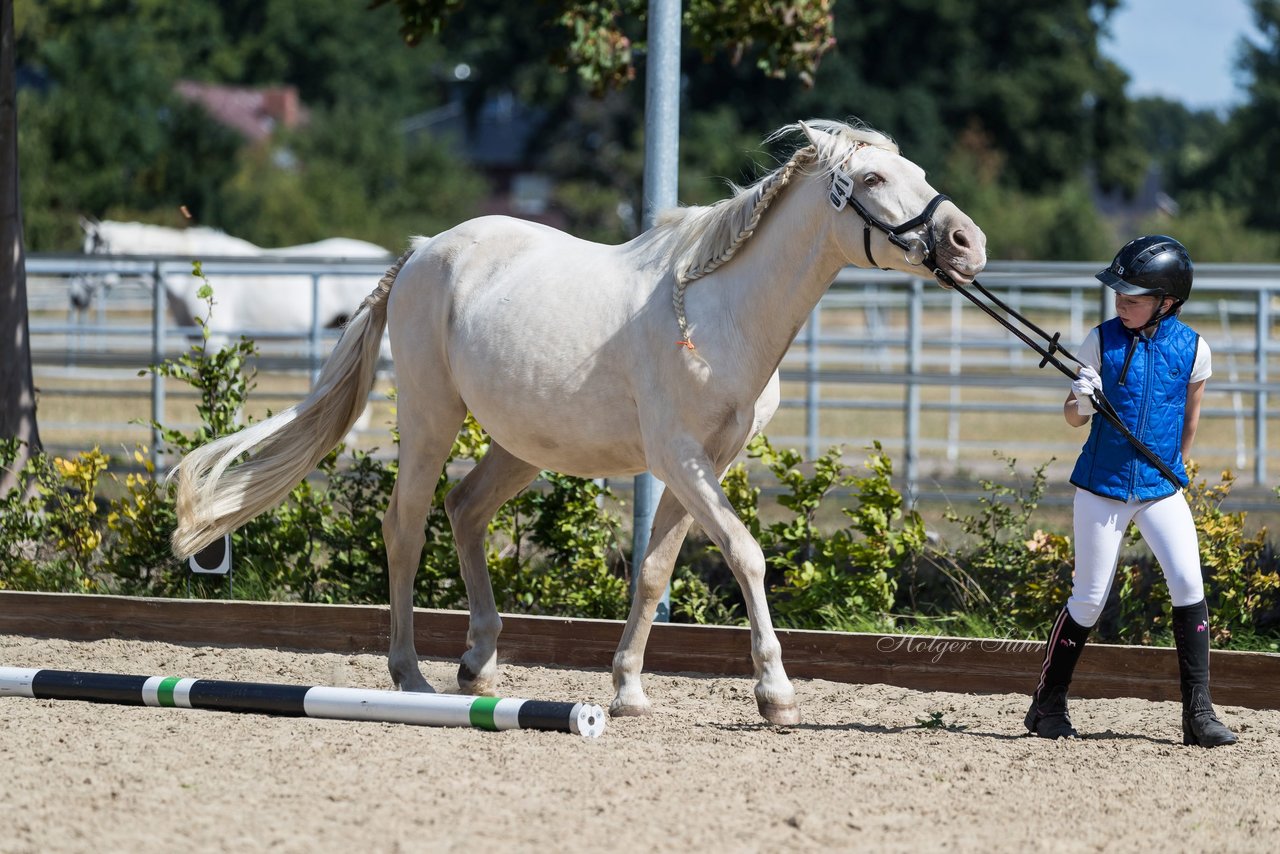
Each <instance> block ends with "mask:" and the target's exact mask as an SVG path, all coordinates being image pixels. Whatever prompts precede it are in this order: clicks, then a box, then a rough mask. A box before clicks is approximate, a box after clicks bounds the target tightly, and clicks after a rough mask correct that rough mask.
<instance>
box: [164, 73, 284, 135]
mask: <svg viewBox="0 0 1280 854" xmlns="http://www.w3.org/2000/svg"><path fill="white" fill-rule="evenodd" d="M173 89H174V91H175V92H176V93H177V94H178V95H179V96H180V97H182V98H184V99H186V100H187V101H190V102H192V103H194V104H199V105H200V106H202V107H204V108H205V110H207V111H208V113H209V115H210V116H212V117H213V118H214V119H215V120H216V121H218V122H220V123H221V124H224V125H226V126H227V127H229V128H232V129H233V130H236V131H239V132H240V134H241V135H243V136H244V137H245V138H246V139H248V140H251V141H253V142H260V141H262V140H264V139H267V138H268V137H270V136H271V133H272V132H273V131H274V130H275V129H276V127H278V126H283V127H286V128H292V127H297V126H298V125H302V124H305V123H306V122H307V119H308V118H309V115H308V112H307V109H306V107H303V106H302V103H301V101H300V100H299V99H298V90H297V88H296V87H294V86H270V87H266V88H261V89H251V88H248V87H243V86H223V85H221V84H218V83H199V82H197V81H195V80H179V81H178V82H177V83H176V84H174V87H173Z"/></svg>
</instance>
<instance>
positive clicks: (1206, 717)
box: [1173, 599, 1236, 747]
mask: <svg viewBox="0 0 1280 854" xmlns="http://www.w3.org/2000/svg"><path fill="white" fill-rule="evenodd" d="M1173 640H1174V643H1176V644H1177V646H1178V673H1179V674H1180V676H1181V685H1182V743H1183V744H1198V745H1200V746H1201V747H1217V746H1219V745H1222V744H1235V743H1236V734H1235V733H1233V732H1232V731H1231V730H1229V729H1227V727H1226V724H1224V723H1223V722H1222V721H1220V720H1218V716H1217V715H1215V714H1214V713H1213V700H1212V699H1210V697H1209V606H1208V604H1207V603H1206V602H1205V601H1204V600H1203V599H1201V600H1200V601H1199V602H1197V603H1196V604H1194V605H1184V606H1183V607H1181V608H1174V609H1173Z"/></svg>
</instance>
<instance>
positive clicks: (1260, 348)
mask: <svg viewBox="0 0 1280 854" xmlns="http://www.w3.org/2000/svg"><path fill="white" fill-rule="evenodd" d="M1257 315H1258V322H1257V327H1256V333H1255V336H1254V340H1255V344H1254V353H1255V359H1256V361H1257V367H1256V371H1257V376H1256V377H1255V378H1254V379H1255V380H1256V381H1257V383H1258V390H1257V391H1256V392H1255V393H1254V402H1253V453H1254V457H1253V482H1254V483H1255V484H1257V485H1258V486H1265V485H1266V483H1267V374H1268V371H1267V359H1268V358H1269V357H1270V355H1271V354H1270V353H1269V352H1268V349H1267V342H1268V340H1270V337H1271V336H1270V333H1271V291H1270V289H1268V288H1267V287H1266V286H1265V285H1264V286H1263V287H1261V288H1259V289H1258V311H1257Z"/></svg>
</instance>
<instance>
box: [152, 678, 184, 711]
mask: <svg viewBox="0 0 1280 854" xmlns="http://www.w3.org/2000/svg"><path fill="white" fill-rule="evenodd" d="M180 681H181V680H180V679H179V678H178V677H177V676H166V677H165V678H164V681H163V682H161V683H160V684H159V685H158V686H156V702H157V703H159V704H160V705H162V706H168V707H169V708H174V707H176V706H177V705H178V704H177V703H175V702H174V701H173V689H174V686H176V685H177V684H178V682H180Z"/></svg>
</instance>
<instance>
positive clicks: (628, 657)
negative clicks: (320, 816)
mask: <svg viewBox="0 0 1280 854" xmlns="http://www.w3.org/2000/svg"><path fill="white" fill-rule="evenodd" d="M794 131H799V132H801V133H803V134H804V137H805V143H806V144H804V145H803V147H801V148H800V149H799V150H798V151H796V152H795V154H794V155H793V156H792V157H791V159H790V160H789V161H787V163H786V164H785V165H783V166H782V167H781V168H779V169H777V170H775V171H774V172H772V173H770V174H769V175H767V176H765V177H764V178H763V179H762V180H760V181H759V182H757V183H756V184H754V185H753V186H751V187H749V188H746V189H743V190H739V191H737V192H736V193H735V194H734V195H733V196H732V197H730V198H728V199H724V200H722V201H720V202H718V203H716V204H714V205H711V206H709V207H689V208H683V209H678V210H675V211H671V212H668V213H667V214H665V215H664V216H662V217H661V218H660V219H659V222H658V224H657V225H656V226H655V227H654V228H652V229H650V230H649V231H646V232H645V233H643V234H641V235H640V236H638V237H636V238H635V239H633V240H631V241H630V242H628V243H624V244H621V245H618V246H605V245H601V244H597V243H589V242H587V241H584V240H579V239H577V238H574V237H571V236H569V235H567V234H564V233H563V232H560V231H556V230H555V229H552V228H549V227H547V226H543V225H538V224H535V223H531V222H525V221H520V220H515V219H509V218H506V217H482V218H479V219H475V220H470V221H468V222H464V223H462V224H461V225H458V226H456V227H454V228H453V229H450V230H449V231H446V232H444V233H442V234H440V235H438V236H436V237H434V238H430V239H427V238H416V239H415V240H414V241H413V244H412V249H411V250H410V251H409V252H407V253H405V255H403V256H402V257H401V258H400V259H399V260H398V261H397V262H396V263H395V264H394V265H392V267H391V268H390V269H389V270H388V271H387V273H386V275H385V276H383V278H382V280H381V281H380V282H379V283H378V285H377V287H376V288H375V289H374V290H373V292H372V293H371V294H370V295H369V296H368V297H367V298H366V299H365V300H364V302H363V304H362V305H361V306H360V309H359V310H358V311H357V312H356V313H355V315H354V316H353V317H352V320H351V322H350V324H349V325H348V326H347V329H346V331H345V333H344V334H343V337H342V339H341V340H340V341H339V342H338V345H337V347H336V348H335V349H334V351H333V353H332V354H331V355H330V357H329V360H328V361H327V362H326V363H325V366H324V368H323V370H322V372H321V375H320V377H319V379H318V380H317V382H316V384H315V387H314V389H313V391H312V392H311V394H310V395H308V396H307V398H306V399H304V400H303V401H302V402H301V403H299V404H297V405H296V406H294V407H292V408H290V409H288V410H285V411H284V412H281V413H280V414H278V415H276V416H273V417H271V418H269V419H267V420H265V421H261V422H259V423H257V424H254V425H252V426H250V427H248V428H247V429H245V430H243V431H241V432H239V433H236V434H232V435H230V436H226V437H224V438H221V439H218V440H215V441H213V442H211V443H209V444H208V445H205V446H203V447H201V448H198V449H196V450H194V451H192V452H191V453H190V454H188V455H187V457H186V458H185V459H184V460H183V461H182V462H181V463H180V464H179V465H178V467H177V468H176V470H175V472H174V476H175V477H176V479H177V501H178V518H179V524H178V528H177V530H176V531H175V532H174V536H173V546H174V551H175V553H177V554H178V555H180V556H186V555H189V554H192V553H194V552H195V551H197V550H198V549H200V548H201V547H202V546H204V545H206V544H208V543H209V542H212V541H213V540H214V539H216V538H218V537H221V536H222V535H223V534H224V533H226V532H227V531H230V530H232V529H234V528H236V527H238V526H239V525H241V524H243V523H244V522H245V521H247V520H248V519H251V518H252V517H253V516H255V515H257V514H258V513H260V512H261V511H263V510H264V509H266V508H268V507H270V506H272V505H274V504H276V503H278V502H279V501H281V500H282V499H283V498H284V497H285V495H287V494H288V492H289V490H290V489H291V488H292V487H293V486H294V484H296V483H297V482H298V481H300V480H301V479H302V478H303V477H305V476H306V475H307V473H308V472H310V471H311V469H312V468H314V466H315V465H316V463H317V462H318V461H319V460H320V459H321V458H322V457H323V455H324V454H325V453H326V452H327V451H328V450H329V449H330V448H331V447H333V445H335V444H336V443H337V442H338V440H339V439H341V437H342V435H343V433H344V432H345V431H346V430H347V428H348V427H349V426H350V424H351V423H352V422H353V421H354V420H355V419H356V417H357V416H358V415H359V413H360V408H361V406H363V405H364V401H365V398H366V396H367V395H368V393H369V389H370V385H371V383H372V379H373V373H374V366H375V363H376V360H377V353H378V341H379V339H380V337H381V335H382V330H383V328H384V326H387V325H388V324H389V326H390V332H391V349H392V353H393V355H394V360H395V364H396V365H397V366H398V370H397V374H398V394H399V401H398V413H399V427H400V435H401V442H400V469H399V476H398V478H397V480H396V484H395V487H394V489H393V490H392V494H391V500H390V504H389V506H388V507H387V510H386V514H385V516H384V518H383V533H384V537H385V539H386V547H387V560H388V564H389V570H390V587H391V590H390V594H391V648H390V655H389V660H388V665H389V669H390V671H391V676H392V679H393V680H394V681H395V683H396V684H397V685H398V686H400V688H402V689H404V690H413V691H430V690H432V689H431V686H430V685H428V684H427V682H426V680H425V679H423V677H422V673H421V671H420V669H419V666H418V657H417V652H416V650H415V649H414V643H413V578H414V575H415V573H416V571H417V566H418V562H419V560H420V558H421V551H422V546H423V541H424V533H423V524H424V520H425V518H426V516H427V514H428V512H429V510H430V505H431V500H432V494H433V492H434V490H435V484H436V479H437V477H438V475H439V472H440V470H441V467H442V466H443V464H444V461H445V459H446V458H447V456H448V454H449V450H450V447H451V445H452V443H453V440H454V437H455V436H456V434H457V432H458V428H459V426H460V425H461V424H462V421H463V418H464V417H465V415H466V414H467V411H468V410H470V411H471V412H472V413H473V414H474V415H475V417H476V419H477V420H478V421H479V423H480V424H481V425H482V426H483V427H484V429H485V430H486V431H487V432H488V434H489V436H490V437H491V439H492V445H491V446H490V450H489V452H488V453H487V454H486V455H485V456H484V458H483V459H482V460H481V461H480V463H479V464H478V465H477V466H476V467H475V468H474V469H473V470H472V471H471V472H470V473H468V474H467V476H466V477H465V478H464V479H463V480H462V482H461V483H459V484H458V485H457V486H456V487H454V489H453V490H452V491H450V493H449V494H448V497H447V498H446V500H445V509H446V511H447V513H448V516H449V519H450V522H451V524H452V528H453V533H454V539H455V542H456V545H457V549H458V556H459V560H460V563H461V568H462V576H463V581H464V582H465V584H466V589H467V600H468V605H469V608H470V612H471V617H470V623H469V627H468V633H467V646H468V648H467V650H466V652H465V653H464V654H463V656H462V661H461V663H460V665H459V668H458V685H459V687H460V689H461V690H463V691H470V692H474V693H491V692H493V691H494V689H495V688H496V686H497V680H498V663H497V639H498V634H499V632H500V631H501V628H502V621H501V619H500V618H499V615H498V612H497V608H496V606H495V603H494V598H493V590H492V587H491V584H490V581H489V575H488V570H487V567H486V566H485V560H484V535H485V530H486V525H487V523H488V521H489V519H490V518H491V517H492V515H493V514H494V513H495V512H496V511H497V509H498V508H499V507H501V505H502V504H503V503H504V502H506V501H507V500H508V499H509V498H511V497H512V496H514V495H515V494H516V493H517V492H519V491H520V490H521V489H523V488H524V487H526V486H528V485H529V483H530V482H532V481H533V479H534V478H535V477H536V476H537V474H538V472H539V470H540V469H551V470H554V471H560V472H564V473H566V474H570V475H576V476H579V477H603V476H625V475H634V474H637V473H639V472H642V471H645V470H646V469H647V470H650V471H652V472H653V473H654V474H655V475H657V477H659V478H660V479H661V480H662V481H663V482H664V483H665V484H666V490H665V491H664V492H663V495H662V499H661V500H660V502H659V504H658V508H657V512H656V516H655V519H654V526H653V534H652V537H651V539H650V542H649V550H648V553H647V554H646V555H645V558H644V560H643V561H642V563H641V566H640V568H639V579H638V584H637V586H636V595H635V597H634V599H633V601H632V605H631V611H630V614H629V616H628V618H627V623H626V627H625V629H624V632H623V636H622V641H621V643H620V644H619V647H618V650H617V653H616V654H615V657H614V663H613V681H614V687H615V689H616V695H615V697H614V699H613V702H612V703H611V705H610V712H611V713H612V714H614V715H628V714H643V713H645V712H647V711H649V708H650V705H649V700H648V698H647V697H646V696H645V694H644V690H643V687H642V685H641V679H640V671H641V665H642V663H643V656H644V647H645V643H646V641H647V639H648V636H649V631H650V628H651V625H652V621H653V617H654V611H655V609H656V606H657V603H658V599H659V597H660V596H661V594H662V591H663V589H664V588H665V587H666V584H667V581H668V579H669V577H670V575H671V571H672V568H673V566H674V562H675V559H676V555H677V552H678V551H679V547H680V544H681V542H682V541H683V539H684V537H685V534H686V533H687V532H688V529H689V526H690V525H691V524H692V523H693V522H694V521H696V522H698V524H700V525H701V526H702V528H703V529H704V530H705V531H706V533H707V535H708V536H709V537H710V538H711V540H712V541H713V542H714V543H715V544H716V545H717V546H718V547H719V548H720V550H721V552H722V553H723V554H724V556H725V560H726V562H727V563H728V565H729V567H730V569H731V570H732V571H733V574H734V577H735V578H736V579H737V581H738V583H739V585H740V586H741V588H742V593H743V597H744V600H745V603H746V610H747V616H748V618H749V619H750V622H751V657H752V660H753V662H754V665H755V674H756V679H757V682H756V686H755V696H756V702H757V705H758V708H759V710H760V713H761V714H762V715H763V716H764V717H765V718H766V719H767V720H769V721H771V722H773V723H777V724H790V723H795V722H796V721H798V720H799V717H800V712H799V708H798V706H797V704H796V700H795V691H794V689H793V687H792V685H791V682H790V680H789V679H788V678H787V675H786V672H785V670H784V668H783V665H782V656H781V649H780V645H779V643H778V639H777V636H776V634H775V633H774V630H773V625H772V621H771V619H770V616H769V610H768V606H767V604H766V602H765V591H764V574H765V560H764V555H763V553H762V552H761V549H760V546H759V545H758V544H757V543H756V541H755V540H754V539H752V537H751V535H750V533H749V532H748V530H747V528H746V527H745V526H744V525H743V524H742V522H741V521H740V520H739V519H738V517H737V516H736V515H735V513H734V511H733V507H732V506H731V505H730V503H729V501H728V499H727V498H726V497H725V494H724V492H723V490H722V489H721V487H720V482H719V481H720V476H721V475H722V474H723V472H724V471H725V469H726V468H727V467H728V466H729V465H730V463H731V462H732V461H733V459H734V458H735V457H736V456H737V454H738V453H739V452H740V451H741V449H742V448H743V446H744V445H745V444H746V442H747V441H748V440H749V438H750V437H751V436H752V434H753V433H755V432H758V431H760V430H761V429H762V428H763V427H764V425H765V424H766V423H767V422H768V420H769V419H770V418H771V417H772V415H773V413H774V411H775V410H776V409H777V406H778V402H779V387H778V376H777V366H778V364H779V362H780V361H781V359H782V357H783V354H784V353H785V352H786V350H787V348H788V346H789V345H790V344H791V342H792V340H793V339H794V338H795V335H796V332H797V331H798V330H799V329H800V327H801V325H802V324H803V323H804V322H805V318H807V317H808V316H809V314H810V312H811V311H812V310H813V308H814V306H815V305H816V304H817V302H818V300H819V299H820V298H821V297H822V295H823V293H824V292H825V291H826V290H827V288H828V287H829V286H830V284H831V282H832V281H833V280H834V278H835V276H836V273H837V272H839V270H840V269H841V268H842V267H844V266H845V265H848V264H855V265H857V266H863V267H866V266H883V267H885V268H886V269H889V268H891V269H895V270H900V271H903V272H907V273H914V274H918V275H922V276H929V275H931V273H932V272H933V271H941V272H943V273H945V274H947V275H948V276H950V277H951V278H952V279H953V280H954V281H956V282H959V283H963V284H968V283H969V282H971V281H972V280H973V278H974V277H975V276H976V275H977V274H978V273H979V272H980V271H981V270H982V268H983V266H984V265H985V263H986V238H985V236H984V235H983V233H982V231H981V230H980V229H979V228H978V227H977V226H976V225H975V224H974V222H973V221H972V220H971V219H970V218H969V217H968V216H967V215H965V214H964V213H963V212H962V211H961V210H960V209H959V208H958V207H956V206H955V205H954V204H953V203H951V202H950V201H948V200H947V199H946V197H944V196H941V195H940V194H938V193H937V192H936V191H935V190H934V189H933V188H932V187H931V186H929V184H928V182H927V181H926V180H925V176H924V172H923V171H922V170H921V169H920V168H919V167H918V166H916V165H915V164H914V163H912V162H910V161H909V160H907V159H905V158H903V157H902V156H901V155H900V154H899V152H898V148H897V146H896V145H895V144H894V143H893V142H892V141H891V140H890V139H889V138H888V137H886V136H884V135H883V134H880V133H877V132H875V131H871V130H867V129H858V128H854V127H850V126H848V125H845V124H842V123H839V122H825V121H824V122H813V123H810V124H808V125H806V124H804V123H801V124H799V125H793V126H789V127H787V128H783V129H782V130H781V131H779V132H778V133H777V134H775V135H774V136H775V137H778V136H780V135H782V134H784V133H788V132H794ZM695 281H697V286H696V287H689V285H690V284H691V283H693V282H695ZM245 454H249V455H250V456H249V458H248V459H247V460H246V461H243V462H241V458H242V457H243V456H244V455H245Z"/></svg>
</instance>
